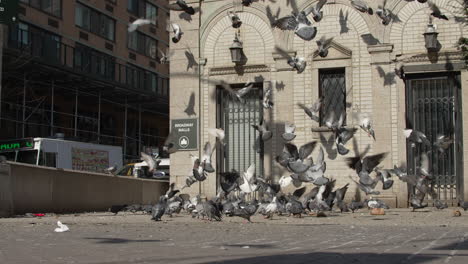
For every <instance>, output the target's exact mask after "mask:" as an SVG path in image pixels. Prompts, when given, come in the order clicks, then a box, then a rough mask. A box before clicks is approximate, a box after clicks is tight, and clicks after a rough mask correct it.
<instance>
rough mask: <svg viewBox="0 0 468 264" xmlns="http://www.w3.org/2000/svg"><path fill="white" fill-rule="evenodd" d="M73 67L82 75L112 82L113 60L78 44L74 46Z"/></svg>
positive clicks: (113, 72)
mask: <svg viewBox="0 0 468 264" xmlns="http://www.w3.org/2000/svg"><path fill="white" fill-rule="evenodd" d="M74 66H75V68H77V69H78V70H80V71H82V72H84V73H89V74H95V75H99V76H101V77H104V78H105V79H109V80H114V76H115V58H114V57H112V56H109V55H107V54H104V53H102V52H99V51H96V50H94V49H92V48H89V47H87V46H84V45H81V44H78V43H76V45H75V54H74Z"/></svg>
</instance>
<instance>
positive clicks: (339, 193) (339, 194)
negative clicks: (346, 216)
mask: <svg viewBox="0 0 468 264" xmlns="http://www.w3.org/2000/svg"><path fill="white" fill-rule="evenodd" d="M348 186H349V183H347V184H346V185H345V186H343V187H341V188H340V189H338V190H336V191H335V202H336V205H337V206H338V208H339V209H340V212H342V213H343V212H348V211H349V209H348V205H347V204H346V203H345V202H344V198H345V195H346V191H347V190H348Z"/></svg>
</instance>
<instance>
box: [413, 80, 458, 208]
mask: <svg viewBox="0 0 468 264" xmlns="http://www.w3.org/2000/svg"><path fill="white" fill-rule="evenodd" d="M460 92H461V85H460V74H459V73H456V72H450V73H439V74H434V73H431V74H423V75H407V81H406V100H407V101H406V115H407V123H408V124H407V125H408V127H410V128H413V129H415V130H418V131H421V132H423V133H424V134H425V135H426V136H427V138H428V140H429V141H430V142H431V144H432V146H426V145H423V144H416V146H415V147H412V146H411V144H409V143H407V153H408V155H407V164H408V173H409V174H412V173H417V167H418V166H419V160H420V155H421V153H423V152H426V153H428V158H429V170H430V171H431V172H432V174H433V176H434V180H433V187H434V190H435V191H436V193H437V196H438V197H437V198H438V199H440V200H442V201H445V202H447V203H448V205H449V206H450V205H457V201H458V197H460V195H462V194H463V145H462V136H463V135H462V116H461V113H462V105H461V95H460ZM438 135H446V136H449V135H453V137H454V144H452V145H451V146H450V147H449V148H448V149H447V150H446V151H445V152H444V153H441V152H439V151H438V150H437V148H435V147H434V146H433V144H434V142H435V141H436V138H437V136H438ZM427 199H428V202H429V204H430V203H431V201H432V197H427Z"/></svg>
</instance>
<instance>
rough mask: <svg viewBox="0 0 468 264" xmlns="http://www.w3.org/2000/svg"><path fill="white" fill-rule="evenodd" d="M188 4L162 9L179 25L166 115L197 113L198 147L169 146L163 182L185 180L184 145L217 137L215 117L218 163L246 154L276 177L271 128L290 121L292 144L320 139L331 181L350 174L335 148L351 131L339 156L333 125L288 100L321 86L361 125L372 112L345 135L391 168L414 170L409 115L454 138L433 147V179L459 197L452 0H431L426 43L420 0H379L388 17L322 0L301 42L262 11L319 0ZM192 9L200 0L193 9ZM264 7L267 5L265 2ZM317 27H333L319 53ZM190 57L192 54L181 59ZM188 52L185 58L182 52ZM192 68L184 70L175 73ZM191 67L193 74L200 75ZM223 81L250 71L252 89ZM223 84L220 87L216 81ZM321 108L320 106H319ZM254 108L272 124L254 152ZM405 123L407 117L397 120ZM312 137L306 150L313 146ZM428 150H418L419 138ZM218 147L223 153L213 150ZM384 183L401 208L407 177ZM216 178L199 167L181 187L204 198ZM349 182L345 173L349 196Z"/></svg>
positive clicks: (240, 165)
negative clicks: (366, 126) (222, 135)
mask: <svg viewBox="0 0 468 264" xmlns="http://www.w3.org/2000/svg"><path fill="white" fill-rule="evenodd" d="M187 2H188V3H189V4H190V5H192V6H193V7H195V8H196V10H202V12H201V13H200V12H197V13H196V14H195V15H192V16H186V15H185V14H181V13H180V12H178V11H171V22H172V23H177V24H179V25H180V26H181V28H182V31H183V32H184V35H183V36H182V40H181V41H180V42H178V43H171V44H170V48H171V49H172V50H174V51H175V55H174V57H173V59H172V61H171V65H170V72H171V78H170V86H171V88H172V89H171V91H170V97H171V101H170V119H171V121H174V120H176V119H184V118H198V124H199V128H198V132H199V134H198V148H197V149H196V150H192V151H179V152H177V153H175V154H172V155H171V181H173V182H177V183H178V184H180V185H183V184H184V182H185V178H186V177H187V175H188V173H189V171H190V170H191V159H190V158H189V154H193V155H200V154H201V151H202V149H203V146H204V144H205V142H207V141H210V142H211V143H212V144H213V143H214V142H215V138H214V137H213V136H212V135H210V134H209V133H208V129H209V128H214V127H223V128H225V131H226V142H227V144H226V147H225V148H224V150H223V151H220V147H218V148H217V152H215V153H214V154H213V160H214V163H215V164H216V169H217V171H218V172H219V171H226V170H231V169H236V170H241V171H242V170H244V169H246V168H247V167H248V166H249V165H250V163H252V162H255V163H256V165H257V173H258V175H262V176H264V177H265V178H271V179H273V180H278V179H279V177H281V176H282V175H287V174H288V172H287V171H285V170H284V169H283V168H282V167H281V166H280V165H279V164H277V163H276V161H275V158H274V157H275V156H276V155H278V154H279V153H280V152H281V151H282V149H283V140H282V138H281V136H280V135H281V134H282V133H283V131H284V124H285V123H286V122H291V123H294V124H295V125H296V134H297V137H296V138H295V139H294V141H293V142H294V143H295V144H297V145H298V146H300V145H302V144H304V143H306V142H309V141H314V140H316V141H319V142H320V143H321V145H322V146H323V148H324V149H325V150H326V152H325V159H326V162H327V171H326V173H325V174H326V176H328V177H331V178H334V179H336V180H337V184H336V186H337V187H339V186H342V185H344V184H345V183H347V182H350V179H349V177H348V176H349V175H351V176H353V177H354V178H355V179H357V175H356V173H355V172H354V171H353V170H351V169H349V168H348V167H347V165H346V163H345V162H344V158H345V157H354V156H355V154H356V152H355V150H356V147H353V140H350V141H349V142H348V143H347V145H346V147H347V148H349V149H350V150H351V151H350V152H349V153H348V154H347V155H345V156H341V155H339V154H337V153H336V150H335V145H334V136H333V133H332V132H331V131H330V130H329V129H327V128H326V127H324V126H323V125H320V124H322V123H323V119H324V117H323V115H324V113H321V121H320V122H319V123H317V122H314V121H312V120H311V119H310V118H309V117H308V116H307V115H306V114H305V113H304V111H303V110H302V109H301V108H299V107H298V106H297V103H304V104H306V105H311V104H312V103H313V102H315V101H316V100H317V98H318V97H319V96H320V95H324V96H325V101H326V102H327V103H326V104H327V105H329V106H332V107H335V108H336V107H338V108H337V109H339V107H342V108H343V109H345V111H346V120H345V123H346V126H347V127H357V128H359V125H358V121H357V120H356V119H353V118H352V117H353V116H354V114H355V113H358V114H366V115H368V116H369V117H370V118H371V120H372V123H373V126H374V129H375V134H376V139H375V141H374V140H373V139H372V138H371V137H369V136H368V135H367V134H366V133H365V132H364V131H363V130H361V129H359V130H358V131H357V133H356V134H355V136H354V139H355V140H356V141H355V143H354V145H355V146H357V150H358V151H359V152H360V153H364V152H365V150H366V148H368V152H367V154H368V155H369V154H376V153H380V152H388V155H387V157H386V159H385V160H384V161H383V163H382V165H383V166H384V167H385V168H391V167H393V165H400V164H401V163H405V164H407V166H408V173H414V172H415V167H416V166H417V163H419V159H418V157H419V152H420V151H421V148H420V147H416V148H411V147H409V146H408V144H407V140H406V138H405V136H404V134H403V129H405V128H406V127H407V125H409V124H412V126H413V128H415V129H418V130H421V131H423V132H424V133H426V134H427V135H428V137H429V138H430V140H434V139H435V137H436V135H437V134H439V133H442V134H448V133H451V134H453V135H454V138H455V144H453V145H452V147H450V149H449V150H448V151H447V152H446V154H444V155H440V154H438V153H437V151H433V152H431V153H432V154H430V155H429V156H430V161H431V162H430V163H431V170H432V171H433V173H434V175H436V186H435V187H436V190H437V192H438V194H439V196H440V199H442V200H447V201H448V202H449V204H454V203H455V202H456V201H455V200H456V199H457V198H458V197H460V196H461V197H464V198H465V199H466V198H468V192H466V191H465V192H464V189H467V188H466V187H468V170H464V165H465V164H468V163H467V161H466V160H464V153H465V152H466V151H467V149H464V144H463V143H464V142H465V141H466V140H468V137H466V136H465V137H463V134H464V131H466V126H463V124H464V123H466V122H464V121H465V120H467V118H468V115H467V113H466V111H467V109H468V106H466V102H468V101H467V100H468V99H467V96H468V93H467V92H466V89H462V88H463V86H466V85H468V83H467V81H468V72H467V71H466V69H465V64H464V61H463V60H462V56H461V53H460V51H459V50H457V47H456V43H457V41H458V39H459V38H460V37H462V36H466V33H467V28H466V26H465V24H463V23H461V22H460V20H461V18H462V17H463V16H464V14H463V1H461V0H434V1H433V2H434V3H435V4H437V5H438V6H439V7H440V9H441V10H442V12H443V13H444V14H445V15H447V17H448V18H449V20H443V19H437V18H434V19H433V20H432V23H433V24H434V25H435V28H436V31H437V32H438V35H437V41H438V45H437V47H436V50H435V51H433V50H431V51H430V52H429V51H428V49H427V48H426V39H425V36H424V35H423V33H425V32H426V31H427V30H428V25H429V23H430V21H429V14H430V13H431V11H430V8H429V6H428V4H427V3H424V4H423V3H419V2H418V1H404V0H389V1H388V3H387V7H386V8H387V9H389V10H390V11H391V12H392V13H393V14H394V15H395V18H394V19H393V20H392V21H391V22H390V24H388V25H386V26H385V25H383V24H382V20H381V19H380V18H379V17H378V16H377V15H376V14H375V10H376V9H377V7H378V5H381V4H382V2H383V1H380V0H378V1H365V2H368V4H369V6H370V7H371V8H372V9H373V15H370V14H368V13H362V12H360V11H358V10H356V9H355V8H353V6H352V5H351V3H350V1H349V0H328V1H327V3H326V4H325V6H324V7H323V9H322V10H323V19H322V20H321V21H320V22H318V23H315V21H314V20H313V19H312V15H309V20H310V21H311V22H312V23H313V24H314V25H315V26H316V27H317V30H318V33H317V35H316V37H315V39H313V40H312V41H304V40H302V39H301V38H299V37H298V36H297V35H295V34H294V32H293V31H281V30H279V29H273V28H272V27H271V26H270V19H269V17H268V15H267V13H268V11H269V12H270V14H272V15H273V16H276V17H284V16H287V15H290V14H291V12H292V11H293V10H299V11H300V10H304V9H305V8H307V7H310V6H311V5H315V4H316V3H317V2H318V1H302V0H297V1H296V3H294V2H293V1H277V2H276V3H273V2H270V1H268V0H265V1H256V2H254V3H253V4H251V5H250V6H248V7H246V6H243V5H242V4H241V1H240V0H237V1H235V0H219V1H217V0H205V1H187ZM198 8H199V9H198ZM267 9H268V10H267ZM228 11H234V12H236V14H237V15H238V16H239V17H240V19H241V20H242V22H243V23H242V25H241V26H240V27H239V28H237V29H236V28H233V27H232V24H231V19H230V17H229V16H228ZM235 34H238V35H239V40H240V41H241V42H242V45H243V53H244V62H243V63H242V64H241V65H236V64H235V63H233V61H232V58H231V54H230V47H231V46H232V44H233V39H234V37H235ZM322 36H326V37H333V42H332V44H331V47H330V49H329V53H328V55H327V56H326V57H324V58H322V57H320V56H318V54H317V44H316V40H318V39H320V38H321V37H322ZM276 45H277V46H279V47H281V48H283V49H284V50H286V51H287V52H289V54H290V55H291V56H294V55H297V56H301V57H303V58H305V60H306V62H307V67H306V69H305V71H304V72H302V73H300V74H299V73H297V72H296V71H295V70H293V69H292V68H291V67H290V66H289V65H288V64H287V61H286V59H285V58H284V57H283V56H281V55H280V54H278V53H277V52H276V50H275V46H276ZM189 58H194V59H195V61H196V62H194V61H193V59H191V60H189ZM190 61H192V62H191V63H189V62H190ZM400 65H403V70H404V73H405V77H404V78H403V79H402V78H399V77H397V76H394V72H395V71H394V69H395V67H397V66H400ZM187 71H188V72H192V73H193V75H194V76H193V77H191V76H189V75H187V74H179V75H177V74H176V73H180V72H187ZM198 74H200V76H201V79H199V78H198ZM217 80H223V81H226V82H227V83H230V84H233V85H239V87H242V85H243V84H245V83H248V82H254V83H255V87H256V88H257V89H256V90H255V91H253V92H251V93H250V94H249V95H248V96H247V100H246V101H247V102H246V103H245V104H237V103H233V102H232V100H226V98H225V96H224V92H222V89H220V88H219V86H217V85H216V84H217V83H216V81H217ZM268 87H272V98H273V102H274V106H273V108H272V109H264V108H263V107H262V104H261V99H262V92H263V91H265V89H266V88H268ZM220 91H221V92H220ZM192 93H193V94H194V95H195V115H193V116H191V117H189V116H187V114H186V113H185V112H184V109H185V107H186V106H187V105H188V103H189V97H190V94H192ZM324 111H325V110H324ZM262 117H263V118H264V119H265V120H266V122H267V123H268V125H269V126H270V129H271V130H272V131H273V134H274V135H273V138H272V139H271V140H270V141H268V142H265V144H264V146H263V153H262V154H257V153H256V152H255V151H254V150H253V148H252V145H253V144H254V141H255V135H256V134H255V132H254V130H253V128H251V127H250V124H254V123H258V122H259V121H260V120H261V118H262ZM407 123H408V124H407ZM318 149H319V148H318V147H317V148H316V149H315V150H314V153H313V154H312V155H313V157H316V155H317V151H318ZM426 150H428V149H426ZM221 152H223V154H224V155H223V154H221ZM394 180H395V183H394V185H393V187H392V188H390V189H389V190H385V191H382V190H381V189H380V188H381V184H379V185H378V188H379V190H381V194H380V195H378V197H379V198H381V199H383V200H385V201H387V202H388V203H389V204H391V205H393V206H398V207H406V206H407V202H408V190H407V186H406V183H403V182H401V181H399V180H397V179H394ZM218 181H219V177H218V176H217V174H216V173H211V174H209V176H208V178H207V179H206V180H205V181H203V182H202V183H201V184H198V183H196V184H194V185H192V186H191V187H190V188H188V189H186V190H188V192H189V193H192V194H196V193H198V192H201V193H202V194H204V195H206V196H207V197H211V196H213V195H215V193H216V190H217V185H218ZM355 191H356V188H355V185H354V183H352V184H351V188H350V190H349V194H348V199H351V198H352V196H353V193H354V192H355Z"/></svg>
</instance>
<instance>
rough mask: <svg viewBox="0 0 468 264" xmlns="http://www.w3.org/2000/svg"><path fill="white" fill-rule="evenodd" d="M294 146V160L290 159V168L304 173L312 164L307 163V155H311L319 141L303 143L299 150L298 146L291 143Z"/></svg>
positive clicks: (295, 171)
mask: <svg viewBox="0 0 468 264" xmlns="http://www.w3.org/2000/svg"><path fill="white" fill-rule="evenodd" d="M290 145H291V146H292V148H291V149H292V150H293V151H292V153H291V152H290V153H291V154H292V157H293V158H294V161H289V163H288V168H289V169H290V170H291V171H292V172H294V173H304V172H306V171H307V170H308V169H309V167H310V166H311V164H310V165H309V164H307V157H309V155H310V154H312V151H313V150H314V148H315V145H317V141H312V142H309V143H306V144H304V145H302V146H301V147H300V148H299V151H298V150H297V147H296V146H295V145H294V144H290Z"/></svg>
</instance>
